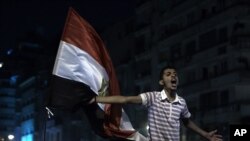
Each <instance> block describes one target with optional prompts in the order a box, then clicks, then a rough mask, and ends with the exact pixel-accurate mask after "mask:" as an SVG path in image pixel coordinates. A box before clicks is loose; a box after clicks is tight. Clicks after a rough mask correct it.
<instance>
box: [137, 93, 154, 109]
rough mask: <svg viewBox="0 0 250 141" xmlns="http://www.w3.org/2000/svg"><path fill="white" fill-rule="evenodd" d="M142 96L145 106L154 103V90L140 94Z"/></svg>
mask: <svg viewBox="0 0 250 141" xmlns="http://www.w3.org/2000/svg"><path fill="white" fill-rule="evenodd" d="M140 97H141V99H142V105H143V106H146V107H149V106H150V105H151V104H152V101H153V93H152V92H147V93H142V94H140Z"/></svg>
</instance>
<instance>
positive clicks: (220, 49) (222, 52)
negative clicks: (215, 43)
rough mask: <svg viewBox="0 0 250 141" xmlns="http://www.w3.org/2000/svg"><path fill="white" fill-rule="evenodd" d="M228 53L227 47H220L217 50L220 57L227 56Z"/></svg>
mask: <svg viewBox="0 0 250 141" xmlns="http://www.w3.org/2000/svg"><path fill="white" fill-rule="evenodd" d="M226 52H227V46H222V47H219V48H218V50H217V54H218V55H222V54H225V53H226Z"/></svg>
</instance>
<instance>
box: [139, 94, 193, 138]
mask: <svg viewBox="0 0 250 141" xmlns="http://www.w3.org/2000/svg"><path fill="white" fill-rule="evenodd" d="M140 96H141V98H142V104H143V105H145V106H147V108H148V124H149V138H150V141H179V140H180V119H181V118H190V116H191V114H190V112H189V111H188V108H187V105H186V102H185V100H184V99H183V98H182V97H180V96H178V95H177V94H176V98H175V100H174V101H172V102H170V101H169V100H168V97H167V95H166V93H165V91H164V90H162V91H161V92H146V93H142V94H140Z"/></svg>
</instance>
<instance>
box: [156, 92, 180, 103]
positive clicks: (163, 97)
mask: <svg viewBox="0 0 250 141" xmlns="http://www.w3.org/2000/svg"><path fill="white" fill-rule="evenodd" d="M165 99H167V100H169V98H168V96H167V94H166V92H165V90H164V89H163V90H162V91H161V100H165ZM175 102H179V103H181V100H180V98H179V96H178V95H177V93H176V97H175V100H174V101H172V103H175Z"/></svg>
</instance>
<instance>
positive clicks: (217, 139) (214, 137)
mask: <svg viewBox="0 0 250 141" xmlns="http://www.w3.org/2000/svg"><path fill="white" fill-rule="evenodd" d="M216 132H217V130H213V131H211V132H208V133H207V135H206V138H207V139H208V140H209V141H223V140H222V135H219V134H216Z"/></svg>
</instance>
